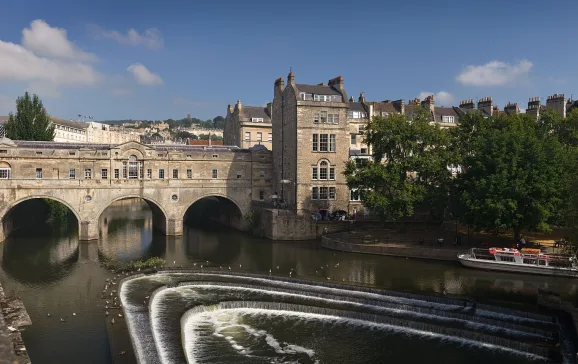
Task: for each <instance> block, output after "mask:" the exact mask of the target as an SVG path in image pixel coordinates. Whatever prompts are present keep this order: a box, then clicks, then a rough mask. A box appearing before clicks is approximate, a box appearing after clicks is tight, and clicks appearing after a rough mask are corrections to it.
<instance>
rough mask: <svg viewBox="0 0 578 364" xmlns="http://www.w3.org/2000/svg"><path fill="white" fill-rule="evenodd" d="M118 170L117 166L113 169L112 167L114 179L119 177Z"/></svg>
mask: <svg viewBox="0 0 578 364" xmlns="http://www.w3.org/2000/svg"><path fill="white" fill-rule="evenodd" d="M119 172H120V171H119V169H118V168H115V169H114V178H115V179H119V178H120V173H119Z"/></svg>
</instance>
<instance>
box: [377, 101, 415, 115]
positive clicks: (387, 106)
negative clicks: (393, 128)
mask: <svg viewBox="0 0 578 364" xmlns="http://www.w3.org/2000/svg"><path fill="white" fill-rule="evenodd" d="M368 104H372V105H373V111H374V112H379V113H381V112H386V113H388V114H393V113H396V112H399V111H400V110H397V109H396V108H395V106H394V105H393V103H391V102H368ZM406 107H407V106H406Z"/></svg>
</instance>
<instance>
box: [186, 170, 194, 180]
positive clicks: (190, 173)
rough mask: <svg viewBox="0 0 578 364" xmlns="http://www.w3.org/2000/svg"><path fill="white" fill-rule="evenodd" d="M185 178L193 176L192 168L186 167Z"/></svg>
mask: <svg viewBox="0 0 578 364" xmlns="http://www.w3.org/2000/svg"><path fill="white" fill-rule="evenodd" d="M187 178H188V179H191V178H193V170H192V169H187Z"/></svg>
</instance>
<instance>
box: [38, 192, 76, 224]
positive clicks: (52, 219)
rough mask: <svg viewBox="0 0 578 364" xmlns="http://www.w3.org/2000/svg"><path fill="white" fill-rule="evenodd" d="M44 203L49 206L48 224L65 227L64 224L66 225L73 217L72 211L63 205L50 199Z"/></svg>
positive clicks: (46, 199)
mask: <svg viewBox="0 0 578 364" xmlns="http://www.w3.org/2000/svg"><path fill="white" fill-rule="evenodd" d="M43 201H44V203H46V205H48V218H47V222H49V223H53V224H59V225H64V223H66V222H67V221H68V219H69V218H70V217H71V215H72V213H71V212H70V209H69V208H68V207H67V206H65V205H63V204H62V203H60V202H58V201H54V200H51V199H49V198H45V199H43Z"/></svg>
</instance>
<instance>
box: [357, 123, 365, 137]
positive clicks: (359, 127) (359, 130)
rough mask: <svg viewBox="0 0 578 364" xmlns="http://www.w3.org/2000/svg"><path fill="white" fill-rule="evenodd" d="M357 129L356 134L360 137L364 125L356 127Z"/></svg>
mask: <svg viewBox="0 0 578 364" xmlns="http://www.w3.org/2000/svg"><path fill="white" fill-rule="evenodd" d="M357 128H358V129H357V130H358V134H359V135H362V134H363V132H364V131H365V125H358V126H357Z"/></svg>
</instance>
